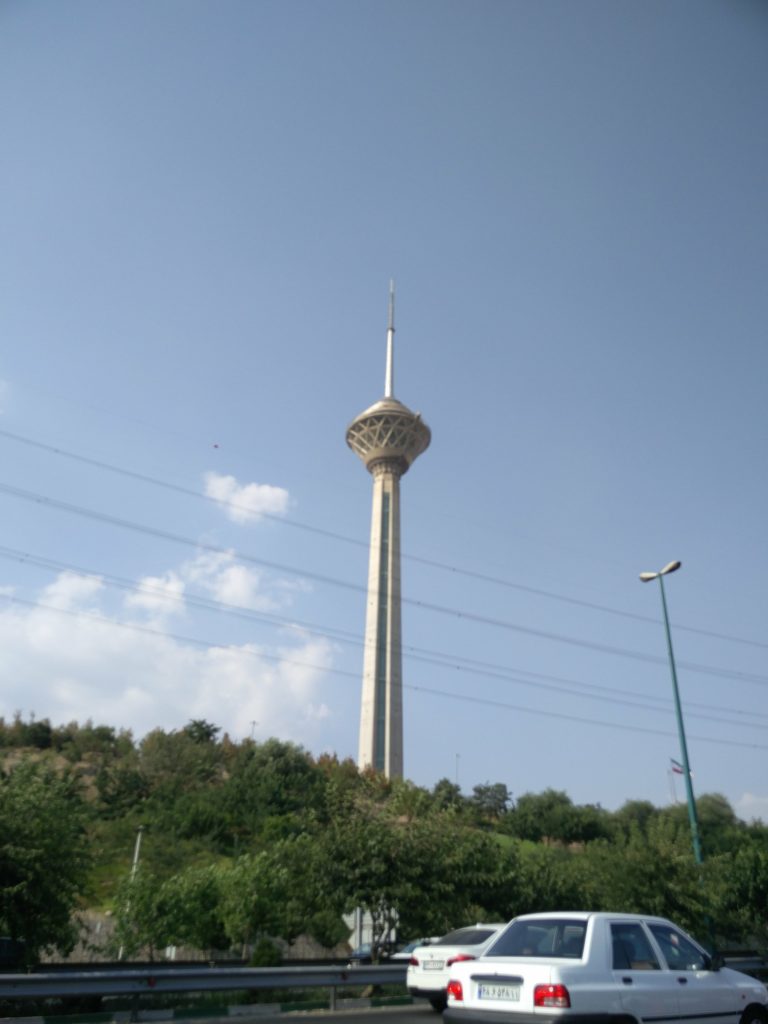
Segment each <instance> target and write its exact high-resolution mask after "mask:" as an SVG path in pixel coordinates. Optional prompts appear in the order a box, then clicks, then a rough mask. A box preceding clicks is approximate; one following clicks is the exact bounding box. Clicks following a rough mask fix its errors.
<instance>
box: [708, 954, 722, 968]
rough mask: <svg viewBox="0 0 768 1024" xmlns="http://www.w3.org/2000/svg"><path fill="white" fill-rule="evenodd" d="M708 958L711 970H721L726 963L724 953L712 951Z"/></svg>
mask: <svg viewBox="0 0 768 1024" xmlns="http://www.w3.org/2000/svg"><path fill="white" fill-rule="evenodd" d="M708 959H709V965H708V966H709V970H710V971H719V970H720V969H721V967H723V966H724V965H725V960H724V959H723V955H722V953H717V952H715V953H712V955H711V956H710V957H709V958H708Z"/></svg>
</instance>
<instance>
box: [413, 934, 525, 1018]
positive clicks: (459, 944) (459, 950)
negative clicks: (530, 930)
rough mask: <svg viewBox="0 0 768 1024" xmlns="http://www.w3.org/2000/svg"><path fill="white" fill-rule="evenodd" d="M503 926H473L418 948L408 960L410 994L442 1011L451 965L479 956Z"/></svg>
mask: <svg viewBox="0 0 768 1024" xmlns="http://www.w3.org/2000/svg"><path fill="white" fill-rule="evenodd" d="M505 927H506V925H504V924H474V925H470V926H469V927H467V928H458V929H457V930H456V931H454V932H449V933H448V934H447V935H443V936H442V937H441V938H439V939H435V940H434V942H431V943H430V944H429V945H428V946H417V947H416V949H415V950H414V951H413V953H412V954H411V959H410V960H409V961H408V973H407V977H406V984H407V986H408V991H409V993H410V994H411V995H412V996H424V997H426V998H427V999H428V1000H429V1001H430V1003H431V1004H432V1006H433V1007H434V1009H435V1010H437V1011H438V1012H441V1011H442V1010H444V1009H445V1005H446V996H445V989H446V986H447V984H448V979H449V977H450V976H451V975H450V972H451V969H452V968H453V965H454V964H455V963H458V961H460V960H474V959H475V957H477V956H480V954H481V953H482V952H483V950H484V949H485V948H486V946H487V945H488V944H489V942H492V941H493V939H494V938H495V937H496V936H497V935H498V934H499V932H500V931H501V930H502V929H503V928H505Z"/></svg>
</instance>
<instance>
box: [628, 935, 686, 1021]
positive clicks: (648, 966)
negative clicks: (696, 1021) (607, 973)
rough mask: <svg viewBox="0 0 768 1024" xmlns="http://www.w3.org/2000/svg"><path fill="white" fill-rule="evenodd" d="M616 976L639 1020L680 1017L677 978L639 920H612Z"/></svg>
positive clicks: (630, 1008)
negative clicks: (662, 959)
mask: <svg viewBox="0 0 768 1024" xmlns="http://www.w3.org/2000/svg"><path fill="white" fill-rule="evenodd" d="M611 944H612V951H613V952H612V955H613V964H612V969H613V979H614V982H615V984H616V986H617V988H618V990H619V993H620V997H621V1004H622V1007H623V1008H624V1009H625V1010H626V1011H627V1013H631V1014H632V1015H633V1017H635V1018H637V1019H638V1020H649V1019H651V1018H652V1019H653V1020H654V1021H657V1022H658V1024H665V1022H667V1021H670V1022H671V1021H674V1020H679V1016H680V1009H679V1005H680V1004H679V991H678V988H679V986H678V982H677V981H676V979H675V977H673V975H672V973H671V972H670V971H668V970H666V969H665V967H664V966H663V965H662V963H661V961H660V959H659V957H658V956H657V954H656V952H655V951H654V949H653V947H652V945H651V943H650V941H649V940H648V936H647V935H646V933H645V930H644V929H643V926H642V925H641V924H640V923H639V922H638V921H614V922H612V923H611Z"/></svg>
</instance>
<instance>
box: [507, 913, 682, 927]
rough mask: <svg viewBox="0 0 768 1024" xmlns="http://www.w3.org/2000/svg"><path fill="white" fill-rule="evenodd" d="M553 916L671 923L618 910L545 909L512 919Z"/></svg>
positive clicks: (544, 918)
mask: <svg viewBox="0 0 768 1024" xmlns="http://www.w3.org/2000/svg"><path fill="white" fill-rule="evenodd" d="M553 917H559V918H561V919H565V920H568V921H571V920H573V921H586V920H588V919H589V918H592V919H593V920H597V921H658V922H659V923H660V924H662V923H663V924H669V925H671V924H672V922H671V921H669V920H668V919H667V918H666V917H657V916H656V915H655V914H629V913H627V914H624V913H622V912H621V911H620V910H545V911H539V912H538V913H535V914H519V915H518V916H517V917H516V918H514V919H513V920H515V921H544V920H551V919H552V918H553ZM673 927H677V926H676V925H675V926H673Z"/></svg>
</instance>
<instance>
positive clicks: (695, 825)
mask: <svg viewBox="0 0 768 1024" xmlns="http://www.w3.org/2000/svg"><path fill="white" fill-rule="evenodd" d="M681 564H682V563H680V562H670V563H669V564H668V565H665V566H664V568H663V569H659V571H658V572H641V573H640V579H641V580H642V581H643V583H649V582H650V581H651V580H656V579H657V580H658V581H659V586H660V587H661V607H662V609H663V611H664V628H665V629H666V631H667V650H668V651H669V667H670V669H671V670H672V689H673V691H674V694H675V712H676V714H677V731H678V733H679V735H680V752H681V754H682V757H683V772H684V774H685V793H686V797H687V799H688V820H689V821H690V823H691V839H692V841H693V856H694V858H695V860H696V863H697V864H701V862H702V860H703V859H704V858H703V857H702V855H701V842H700V840H699V821H698V817H697V815H696V801H695V800H694V798H693V783H692V782H691V766H690V764H689V762H688V744H687V743H686V742H685V726H684V725H683V709H682V708H681V706H680V691H679V689H678V686H677V671H676V670H675V655H674V652H673V651H672V634H671V633H670V630H669V614H668V612H667V598H666V595H665V593H664V577H665V576H667V575H669V573H671V572H677V570H678V569H679V568H680V565H681Z"/></svg>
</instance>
